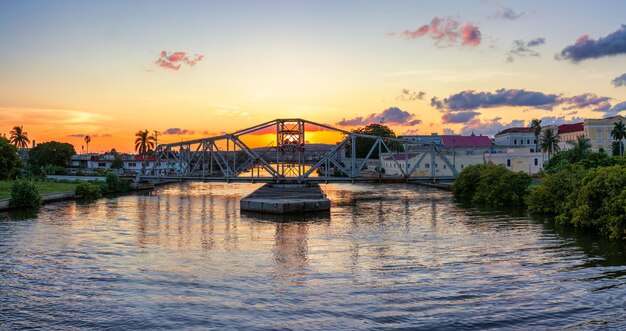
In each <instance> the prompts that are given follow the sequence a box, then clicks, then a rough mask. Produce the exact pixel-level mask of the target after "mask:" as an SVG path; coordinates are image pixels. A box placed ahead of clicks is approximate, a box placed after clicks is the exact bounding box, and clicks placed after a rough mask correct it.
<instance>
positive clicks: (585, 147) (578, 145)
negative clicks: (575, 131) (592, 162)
mask: <svg viewBox="0 0 626 331" xmlns="http://www.w3.org/2000/svg"><path fill="white" fill-rule="evenodd" d="M567 143H568V144H569V145H570V146H572V149H571V150H572V153H573V155H574V158H575V159H576V160H575V161H574V162H576V161H580V160H582V159H585V158H587V156H589V153H591V140H589V138H587V137H585V136H584V135H580V136H578V137H576V140H575V141H568V142H567Z"/></svg>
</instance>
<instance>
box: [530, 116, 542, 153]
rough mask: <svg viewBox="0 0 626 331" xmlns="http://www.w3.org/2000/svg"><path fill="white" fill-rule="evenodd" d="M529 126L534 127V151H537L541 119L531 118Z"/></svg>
mask: <svg viewBox="0 0 626 331" xmlns="http://www.w3.org/2000/svg"><path fill="white" fill-rule="evenodd" d="M530 127H531V128H533V129H535V152H539V135H541V120H539V119H536V118H535V119H533V121H532V122H531V123H530Z"/></svg>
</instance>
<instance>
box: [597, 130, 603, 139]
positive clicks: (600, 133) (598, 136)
mask: <svg viewBox="0 0 626 331" xmlns="http://www.w3.org/2000/svg"><path fill="white" fill-rule="evenodd" d="M596 138H598V140H602V130H598V135H597V137H596Z"/></svg>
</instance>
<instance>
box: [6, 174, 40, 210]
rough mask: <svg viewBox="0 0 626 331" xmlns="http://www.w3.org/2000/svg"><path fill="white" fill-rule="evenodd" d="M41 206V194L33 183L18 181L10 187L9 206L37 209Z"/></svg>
mask: <svg viewBox="0 0 626 331" xmlns="http://www.w3.org/2000/svg"><path fill="white" fill-rule="evenodd" d="M39 204H41V193H39V188H37V185H36V184H35V182H33V181H30V180H23V179H18V180H16V181H14V182H13V185H11V206H12V207H26V208H37V207H39Z"/></svg>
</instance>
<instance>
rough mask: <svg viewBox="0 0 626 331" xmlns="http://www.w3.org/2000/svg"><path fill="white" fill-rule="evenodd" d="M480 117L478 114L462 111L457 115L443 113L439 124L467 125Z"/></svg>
mask: <svg viewBox="0 0 626 331" xmlns="http://www.w3.org/2000/svg"><path fill="white" fill-rule="evenodd" d="M478 115H480V113H479V112H475V111H464V112H458V113H445V114H443V116H441V122H442V123H444V124H448V123H467V122H469V121H470V120H471V119H473V118H475V117H476V116H478Z"/></svg>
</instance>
